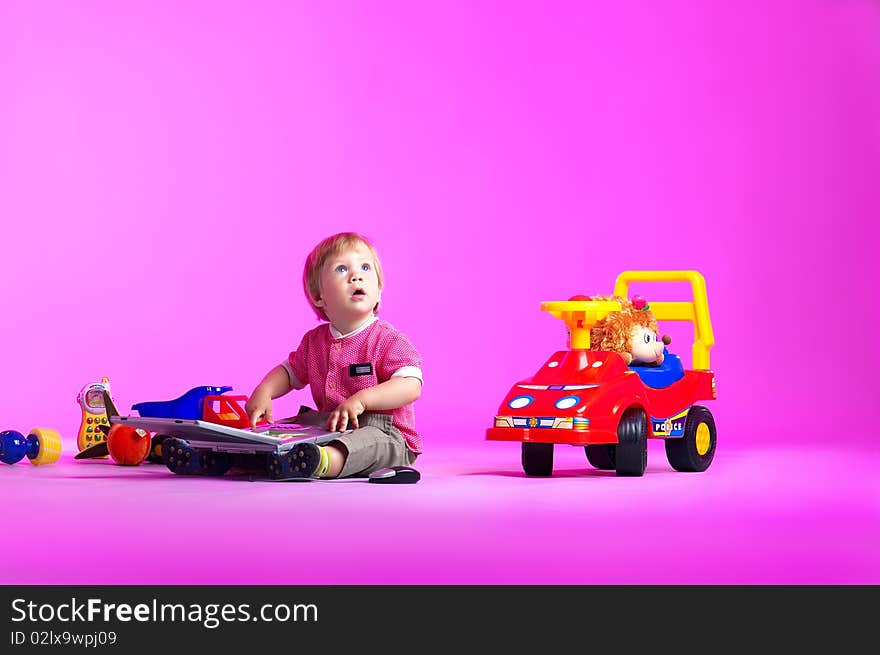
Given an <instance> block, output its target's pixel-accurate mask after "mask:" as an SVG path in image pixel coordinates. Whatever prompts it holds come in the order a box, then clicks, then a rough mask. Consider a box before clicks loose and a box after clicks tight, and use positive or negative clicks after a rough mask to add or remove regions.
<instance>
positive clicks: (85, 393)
mask: <svg viewBox="0 0 880 655" xmlns="http://www.w3.org/2000/svg"><path fill="white" fill-rule="evenodd" d="M104 391H106V392H107V393H108V394H109V393H110V379H109V378H101V381H100V382H93V383H92V384H87V385H86V386H84V387H83V388H82V389H81V390H80V392H79V393H78V394H77V396H76V402H78V403H79V406H80V409H82V421H81V422H80V424H79V432H77V435H76V446H77V448H79V450H85V449H86V448H88V447H89V446H94V445H95V444H96V443H99V442H102V441H105V438H104V433H103V432H101V430H100V429H99V426H101V425H109V424H110V422H109V420H108V419H107V408H106V407H105V406H104Z"/></svg>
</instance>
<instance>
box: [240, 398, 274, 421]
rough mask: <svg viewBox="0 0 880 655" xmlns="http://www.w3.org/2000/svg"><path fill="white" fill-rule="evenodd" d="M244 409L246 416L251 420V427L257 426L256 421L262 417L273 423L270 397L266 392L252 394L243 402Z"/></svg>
mask: <svg viewBox="0 0 880 655" xmlns="http://www.w3.org/2000/svg"><path fill="white" fill-rule="evenodd" d="M244 411H245V412H247V415H248V418H249V419H250V420H251V427H252V428H255V427H257V421H259V420H260V419H262V418H265V419H266V420H267V421H269V423H273V420H272V397H271V396H269V395H267V394H262V393H255V394H253V395H252V396H251V397H250V398H248V401H247V403H245V406H244Z"/></svg>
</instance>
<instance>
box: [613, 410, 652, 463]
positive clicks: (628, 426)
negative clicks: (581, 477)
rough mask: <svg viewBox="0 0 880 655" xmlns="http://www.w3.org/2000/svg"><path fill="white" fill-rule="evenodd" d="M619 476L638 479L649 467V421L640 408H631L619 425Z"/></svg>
mask: <svg viewBox="0 0 880 655" xmlns="http://www.w3.org/2000/svg"><path fill="white" fill-rule="evenodd" d="M614 460H615V461H614V468H615V469H616V470H617V475H625V476H634V477H638V476H641V475H644V474H645V467H646V466H647V465H648V419H647V417H646V416H645V412H644V411H643V410H641V409H639V408H638V407H630V408H629V409H628V410H626V411H625V412H624V413H623V416H621V417H620V423H618V425H617V449H616V452H615V454H614Z"/></svg>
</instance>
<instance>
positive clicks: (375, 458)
mask: <svg viewBox="0 0 880 655" xmlns="http://www.w3.org/2000/svg"><path fill="white" fill-rule="evenodd" d="M329 416H330V414H329V413H328V412H316V411H314V410H312V409H309V408H308V407H301V408H300V413H299V414H297V415H296V417H295V418H293V419H290V420H291V421H292V422H296V423H301V424H303V425H327V418H328V417H329ZM287 420H288V419H285V421H287ZM358 424H359V425H360V427H359V428H358V429H357V430H352V431H351V432H349V433H347V434H344V435H342V436H341V437H339V438H338V439H334V440H333V441H331V442H329V443H331V444H334V445H336V446H339V445H341V446H343V447H344V448H345V450H347V451H348V455H347V456H346V458H345V464H343V466H342V471H340V472H339V476H338V477H340V478H348V477H366V476H368V475H369V474H370V473H372V472H373V471H378V470H379V469H383V468H388V467H390V466H412V465H413V464H414V463H415V461H416V458H417V457H418V454H416V453H414V452H413V451H411V450H410V449H409V448H407V446H406V441H405V440H404V438H403V435H402V434H400V431H399V430H398V429H397V428H396V427H394V425H393V424H392V419H391V416H390V415H389V414H373V413H371V412H366V413H364V414H361V415H360V416H358Z"/></svg>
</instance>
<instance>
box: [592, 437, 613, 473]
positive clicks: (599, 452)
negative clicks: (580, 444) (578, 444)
mask: <svg viewBox="0 0 880 655" xmlns="http://www.w3.org/2000/svg"><path fill="white" fill-rule="evenodd" d="M584 451H585V452H586V453H587V461H588V462H589V463H590V464H592V465H593V467H595V468H597V469H600V470H602V471H613V470H614V468H615V459H616V457H615V455H616V454H617V453H616V451H617V447H616V446H615V445H614V444H605V443H603V444H593V445H590V446H584Z"/></svg>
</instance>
